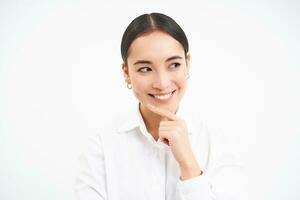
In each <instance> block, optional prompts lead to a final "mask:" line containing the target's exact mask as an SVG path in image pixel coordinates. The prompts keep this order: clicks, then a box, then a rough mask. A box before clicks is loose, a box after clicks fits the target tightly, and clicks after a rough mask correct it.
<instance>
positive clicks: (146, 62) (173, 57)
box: [133, 56, 182, 65]
mask: <svg viewBox="0 0 300 200" xmlns="http://www.w3.org/2000/svg"><path fill="white" fill-rule="evenodd" d="M174 59H182V57H181V56H172V57H170V58H168V59H167V60H166V61H165V62H169V61H170V60H174ZM137 64H152V62H151V61H148V60H138V61H136V62H135V63H134V64H133V65H137Z"/></svg>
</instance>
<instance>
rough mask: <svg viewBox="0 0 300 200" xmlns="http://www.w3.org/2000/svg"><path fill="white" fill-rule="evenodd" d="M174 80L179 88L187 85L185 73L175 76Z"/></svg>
mask: <svg viewBox="0 0 300 200" xmlns="http://www.w3.org/2000/svg"><path fill="white" fill-rule="evenodd" d="M175 80H176V84H177V85H178V86H179V87H185V86H186V83H187V75H186V74H185V73H179V74H177V75H176V79H175Z"/></svg>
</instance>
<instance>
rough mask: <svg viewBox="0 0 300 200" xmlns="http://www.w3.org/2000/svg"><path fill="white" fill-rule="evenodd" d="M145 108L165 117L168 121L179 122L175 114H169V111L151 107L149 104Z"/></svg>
mask: <svg viewBox="0 0 300 200" xmlns="http://www.w3.org/2000/svg"><path fill="white" fill-rule="evenodd" d="M147 107H148V108H149V110H151V111H152V112H154V113H156V114H158V115H160V116H162V117H166V118H167V119H169V120H172V121H177V120H179V117H178V116H176V115H175V114H173V113H171V112H170V111H168V110H166V109H162V108H159V107H156V106H153V105H151V104H147Z"/></svg>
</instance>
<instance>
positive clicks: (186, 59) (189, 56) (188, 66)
mask: <svg viewBox="0 0 300 200" xmlns="http://www.w3.org/2000/svg"><path fill="white" fill-rule="evenodd" d="M190 60H191V55H190V52H187V53H186V56H185V61H186V67H187V71H188V73H189V72H190Z"/></svg>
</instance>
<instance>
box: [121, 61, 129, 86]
mask: <svg viewBox="0 0 300 200" xmlns="http://www.w3.org/2000/svg"><path fill="white" fill-rule="evenodd" d="M122 70H123V76H124V79H125V81H126V83H130V77H129V70H128V67H127V66H126V64H125V63H122Z"/></svg>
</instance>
